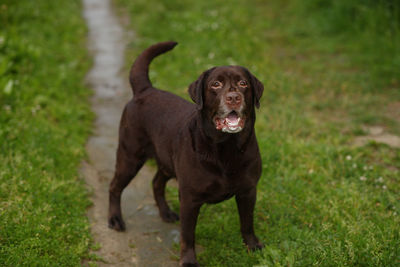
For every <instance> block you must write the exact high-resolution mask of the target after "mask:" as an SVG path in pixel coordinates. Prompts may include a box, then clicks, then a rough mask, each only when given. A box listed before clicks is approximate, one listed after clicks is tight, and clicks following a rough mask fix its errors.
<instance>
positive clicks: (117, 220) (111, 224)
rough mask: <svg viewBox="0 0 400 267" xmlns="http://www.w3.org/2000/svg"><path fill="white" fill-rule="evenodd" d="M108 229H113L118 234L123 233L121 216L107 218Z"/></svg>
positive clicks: (123, 226) (123, 227)
mask: <svg viewBox="0 0 400 267" xmlns="http://www.w3.org/2000/svg"><path fill="white" fill-rule="evenodd" d="M108 228H111V229H114V230H116V231H118V232H122V231H125V222H124V220H123V219H122V217H121V216H118V215H114V216H111V217H110V218H108Z"/></svg>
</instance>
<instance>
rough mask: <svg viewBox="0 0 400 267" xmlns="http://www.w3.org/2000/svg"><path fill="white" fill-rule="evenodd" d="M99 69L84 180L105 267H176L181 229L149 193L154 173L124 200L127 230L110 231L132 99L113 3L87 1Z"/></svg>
mask: <svg viewBox="0 0 400 267" xmlns="http://www.w3.org/2000/svg"><path fill="white" fill-rule="evenodd" d="M83 5H84V17H85V19H86V20H87V24H88V27H89V41H90V43H89V44H90V51H91V53H92V55H93V57H94V65H93V68H92V70H91V71H90V73H89V74H88V81H89V83H90V85H91V86H92V88H93V90H94V96H93V99H92V107H93V110H94V112H95V113H96V115H97V118H96V121H95V129H94V132H93V136H92V137H91V138H90V139H89V142H88V144H87V152H88V154H89V159H90V163H87V162H84V163H83V167H82V174H83V176H84V177H85V180H86V182H87V184H88V186H89V188H90V190H91V191H92V192H93V194H92V201H93V206H92V207H91V208H90V209H89V211H88V216H89V220H90V223H91V231H92V234H93V237H94V240H95V242H96V243H98V244H99V245H100V246H101V248H100V249H99V250H98V251H96V252H95V253H96V254H98V255H99V256H101V257H102V258H103V259H104V262H98V264H99V265H100V266H104V265H109V266H177V265H178V262H177V255H174V252H173V251H172V246H173V244H174V243H176V242H178V241H179V232H178V227H177V225H173V224H172V225H171V224H167V223H163V222H162V221H161V219H160V218H159V216H158V210H157V209H156V207H155V203H154V200H153V195H152V191H151V187H150V183H151V179H152V177H153V175H154V171H153V170H152V169H150V168H148V167H144V168H143V169H142V170H141V171H140V173H139V174H138V176H137V177H136V178H135V179H134V180H133V181H132V183H131V184H130V185H129V186H128V187H127V188H126V189H125V191H124V193H123V195H122V212H123V216H124V219H125V222H126V227H127V230H126V232H124V233H118V232H116V231H113V230H110V229H108V227H107V209H108V185H109V183H110V181H111V178H112V175H113V171H114V164H115V152H116V147H117V138H118V124H119V119H120V116H121V112H122V108H123V106H124V105H125V103H126V102H127V101H128V100H129V99H130V98H131V90H130V88H129V86H128V84H127V76H128V75H127V73H121V70H122V67H123V64H124V48H125V45H126V38H127V37H126V36H125V33H124V29H123V28H122V27H121V26H120V24H119V21H118V19H117V18H116V17H115V16H114V14H113V10H112V7H111V5H110V1H109V0H84V1H83Z"/></svg>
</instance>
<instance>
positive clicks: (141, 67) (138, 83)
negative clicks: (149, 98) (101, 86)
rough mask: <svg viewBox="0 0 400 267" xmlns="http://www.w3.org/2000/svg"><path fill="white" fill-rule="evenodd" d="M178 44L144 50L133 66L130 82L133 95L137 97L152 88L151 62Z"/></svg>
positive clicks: (153, 46)
mask: <svg viewBox="0 0 400 267" xmlns="http://www.w3.org/2000/svg"><path fill="white" fill-rule="evenodd" d="M177 44H178V43H177V42H172V41H169V42H162V43H157V44H154V45H152V46H150V47H149V48H147V49H146V50H144V51H143V52H142V53H141V54H140V55H139V56H138V57H137V59H136V60H135V62H134V63H133V65H132V68H131V72H130V75H129V81H130V83H131V87H132V90H133V94H134V95H137V94H140V93H141V92H143V91H145V90H146V89H147V88H149V87H151V86H152V85H151V81H150V79H149V65H150V63H151V61H152V60H153V59H154V58H155V57H157V56H158V55H160V54H163V53H165V52H167V51H169V50H171V49H172V48H174V47H175V46H176V45H177Z"/></svg>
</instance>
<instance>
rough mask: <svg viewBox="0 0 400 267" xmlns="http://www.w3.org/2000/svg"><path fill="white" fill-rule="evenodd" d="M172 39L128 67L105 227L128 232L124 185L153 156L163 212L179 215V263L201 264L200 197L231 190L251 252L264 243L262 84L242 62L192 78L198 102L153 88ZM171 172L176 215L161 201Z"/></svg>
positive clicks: (168, 217) (210, 198)
mask: <svg viewBox="0 0 400 267" xmlns="http://www.w3.org/2000/svg"><path fill="white" fill-rule="evenodd" d="M175 45H177V43H176V42H162V43H158V44H155V45H153V46H150V47H149V48H147V49H146V50H145V51H144V52H142V54H140V55H139V56H138V58H137V59H136V61H135V62H134V64H133V65H132V68H131V71H130V77H129V80H130V84H131V87H132V90H133V94H134V97H133V99H132V100H130V101H129V102H128V103H127V105H126V106H125V108H124V110H123V113H122V118H121V121H120V127H119V144H118V149H117V162H116V169H115V175H114V178H113V180H112V182H111V184H110V189H109V215H108V225H109V227H110V228H112V229H115V230H117V231H124V230H125V223H124V221H123V219H122V214H121V204H120V202H121V194H122V191H123V189H124V188H125V187H126V186H127V185H128V184H129V182H130V181H131V180H132V179H133V178H134V177H135V175H136V173H137V172H138V171H139V170H140V168H141V167H142V166H143V164H144V163H145V161H146V160H147V159H149V158H155V160H156V163H157V166H158V169H157V173H156V174H155V177H154V179H153V181H152V185H153V193H154V198H155V201H156V203H157V206H158V208H159V213H160V216H161V218H162V220H164V221H165V222H175V221H177V220H179V219H180V221H181V225H180V228H181V236H180V245H181V246H180V255H181V258H180V266H199V264H198V262H197V260H196V254H195V246H194V243H195V228H196V222H197V217H198V214H199V210H200V207H201V206H202V205H203V204H204V203H218V202H221V201H223V200H227V199H229V198H231V197H233V196H235V198H236V203H237V207H238V211H239V217H240V231H241V234H242V238H243V241H244V243H245V244H246V245H247V247H248V249H249V250H256V249H261V248H262V247H263V245H262V243H261V242H260V241H259V240H258V238H257V237H256V235H255V233H254V228H253V211H254V206H255V202H256V185H257V182H258V180H259V178H260V175H261V157H260V152H259V148H258V144H257V140H256V135H255V132H254V123H255V119H256V115H255V108H259V106H260V98H261V96H262V93H263V91H264V86H263V84H262V83H261V82H260V81H259V80H258V79H257V78H256V77H255V76H254V75H252V74H251V73H250V72H249V71H248V70H247V69H246V68H244V67H240V66H222V67H214V68H211V69H209V70H207V71H205V72H204V73H202V74H201V75H200V77H199V78H198V79H197V80H196V81H195V82H193V83H192V84H190V86H189V89H188V91H189V94H190V97H191V99H192V100H193V101H194V103H195V104H193V103H190V102H188V101H186V100H184V99H182V98H180V97H178V96H176V95H174V94H171V93H169V92H166V91H162V90H159V89H156V88H154V87H153V86H152V84H151V82H150V79H149V75H148V71H149V65H150V63H151V61H152V60H153V59H154V58H155V57H157V56H158V55H160V54H163V53H165V52H167V51H169V50H171V49H173V48H174V47H175ZM173 177H176V178H177V180H178V184H179V201H180V214H179V216H178V214H176V213H175V212H173V211H172V210H171V209H170V207H169V206H168V203H167V202H166V200H165V185H166V183H167V181H168V180H169V179H171V178H173Z"/></svg>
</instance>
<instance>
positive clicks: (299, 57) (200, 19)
mask: <svg viewBox="0 0 400 267" xmlns="http://www.w3.org/2000/svg"><path fill="white" fill-rule="evenodd" d="M116 2H117V4H118V5H119V6H120V7H121V8H126V9H128V12H129V14H130V15H131V16H130V17H131V21H132V24H131V25H132V26H131V27H132V29H133V30H135V31H136V38H135V40H134V42H132V44H131V46H130V47H129V51H128V57H127V58H128V62H127V64H128V65H130V64H131V62H132V61H133V59H134V57H135V56H136V55H137V54H138V53H139V52H140V51H142V49H144V48H145V47H147V46H148V45H150V44H153V43H155V42H158V41H165V40H176V41H178V42H179V43H180V45H179V46H177V47H176V48H175V50H174V51H172V52H171V53H169V54H167V55H163V56H162V57H160V58H159V59H157V60H156V62H155V63H154V64H153V65H152V67H151V77H152V81H153V83H154V84H155V86H157V87H160V88H163V89H167V90H169V91H172V92H174V93H176V94H178V95H181V96H183V97H185V98H187V99H188V96H187V92H186V90H187V86H188V85H189V84H190V83H191V82H192V81H194V80H195V79H196V78H197V77H198V75H199V74H200V73H201V72H202V71H204V70H205V69H207V68H209V67H211V66H214V65H228V64H238V65H243V66H246V67H248V68H249V69H250V70H251V71H252V72H253V73H254V74H255V75H256V76H257V77H258V78H259V79H260V80H261V81H263V82H264V84H265V92H264V96H263V98H262V102H261V104H262V107H261V109H260V111H259V112H258V117H257V124H256V128H257V135H258V140H259V145H260V148H261V153H262V158H263V175H262V178H261V180H260V183H259V186H258V201H257V206H256V216H255V221H256V232H257V233H258V235H259V237H260V238H261V239H262V241H263V242H264V244H265V249H264V250H263V251H260V252H256V253H247V251H246V249H245V247H244V245H243V244H242V242H241V237H240V234H239V224H238V215H237V211H236V207H235V203H234V200H229V201H226V202H223V203H221V204H218V205H207V206H204V207H203V208H202V211H201V214H200V218H199V222H198V227H197V232H196V238H197V243H198V244H199V245H201V246H202V247H203V248H204V250H203V251H202V252H201V253H199V255H198V257H199V260H200V263H201V264H202V265H203V266H213V267H214V266H257V265H261V266H311V265H318V266H400V236H399V232H400V226H399V225H400V217H399V213H400V199H399V193H400V183H399V182H400V179H399V176H400V175H399V169H400V152H399V150H398V149H394V148H390V147H388V146H386V145H381V144H376V143H370V144H368V145H366V146H363V147H355V146H353V145H352V143H353V140H354V138H356V137H357V136H358V135H362V134H365V133H364V130H362V129H363V128H362V127H363V126H365V125H379V126H382V127H384V129H385V131H387V132H390V133H393V134H397V135H399V134H400V125H399V121H400V117H399V115H398V114H397V115H396V112H393V108H391V107H393V106H394V107H396V106H397V107H398V106H399V101H400V90H399V84H400V81H399V77H400V74H399V70H400V65H399V64H400V58H399V56H400V42H399V40H400V35H399V25H400V22H399V12H400V6H399V5H398V3H397V2H396V1H390V0H387V1H345V0H343V1H339V0H338V1H317V0H308V1H300V0H291V1H278V0H270V1H259V0H252V1H239V0H231V1H222V0H216V1H212V2H211V1H176V0H171V1H155V0H137V1H128V0H116ZM169 194H170V199H171V201H172V204H173V206H174V208H175V209H178V207H179V205H178V201H177V197H176V195H177V193H176V191H174V190H173V189H170V190H169Z"/></svg>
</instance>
